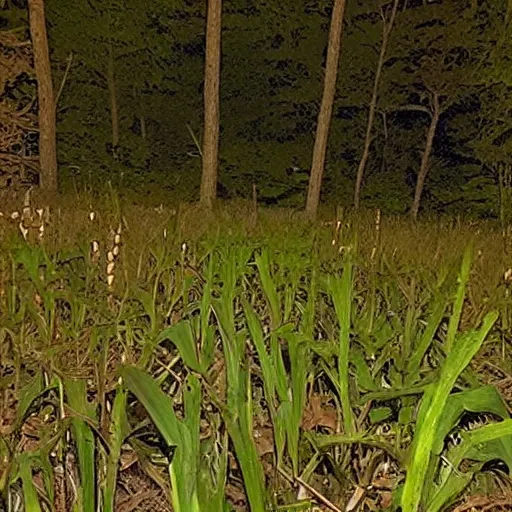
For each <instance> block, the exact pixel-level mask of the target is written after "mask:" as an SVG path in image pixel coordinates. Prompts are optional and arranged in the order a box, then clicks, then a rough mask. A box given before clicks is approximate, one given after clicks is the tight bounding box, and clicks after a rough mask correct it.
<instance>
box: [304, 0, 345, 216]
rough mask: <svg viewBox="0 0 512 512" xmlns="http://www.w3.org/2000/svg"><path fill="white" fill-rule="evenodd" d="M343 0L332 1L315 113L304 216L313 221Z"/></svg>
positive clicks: (323, 157) (341, 27)
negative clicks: (321, 88) (325, 52)
mask: <svg viewBox="0 0 512 512" xmlns="http://www.w3.org/2000/svg"><path fill="white" fill-rule="evenodd" d="M345 5H346V1H345V0H334V7H333V10H332V17H331V28H330V30H329V41H328V46H327V60H326V63H325V79H324V91H323V96H322V104H321V106H320V112H319V114H318V122H317V127H316V137H315V146H314V148H313V161H312V164H311V175H310V178H309V188H308V197H307V201H306V214H307V215H308V216H309V217H310V218H315V217H316V213H317V211H318V203H319V202H320V189H321V187H322V177H323V173H324V165H325V154H326V150H327V138H328V136H329V128H330V124H331V115H332V107H333V104H334V96H335V94H336V79H337V76H338V63H339V59H340V48H341V35H342V31H343V17H344V14H345Z"/></svg>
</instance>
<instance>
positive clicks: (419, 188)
mask: <svg viewBox="0 0 512 512" xmlns="http://www.w3.org/2000/svg"><path fill="white" fill-rule="evenodd" d="M440 115H441V108H440V105H439V95H438V94H437V93H436V92H434V93H433V98H432V117H431V120H430V126H429V128H428V133H427V141H426V143H425V150H424V151H423V155H422V157H421V166H420V171H419V173H418V179H417V181H416V189H415V191H414V201H413V203H412V207H411V217H412V219H413V220H414V221H416V220H417V218H418V212H419V209H420V202H421V195H422V193H423V186H424V185H425V179H426V177H427V173H428V168H429V161H430V155H431V154H432V147H433V144H434V137H435V134H436V130H437V125H438V123H439V116H440Z"/></svg>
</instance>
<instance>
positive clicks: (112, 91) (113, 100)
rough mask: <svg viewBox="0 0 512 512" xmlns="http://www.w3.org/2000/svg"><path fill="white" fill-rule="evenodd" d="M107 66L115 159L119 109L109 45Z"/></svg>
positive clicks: (115, 155)
mask: <svg viewBox="0 0 512 512" xmlns="http://www.w3.org/2000/svg"><path fill="white" fill-rule="evenodd" d="M107 66H108V67H107V85H108V94H109V100H110V122H111V126H112V156H113V157H114V158H117V151H118V148H119V107H118V105H117V93H116V70H115V61H114V49H113V48H112V45H111V44H109V46H108V63H107Z"/></svg>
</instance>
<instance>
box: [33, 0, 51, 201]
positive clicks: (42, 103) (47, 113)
mask: <svg viewBox="0 0 512 512" xmlns="http://www.w3.org/2000/svg"><path fill="white" fill-rule="evenodd" d="M28 12H29V22H30V37H31V39H32V48H33V52H34V69H35V73H36V78H37V96H38V105H39V165H40V168H41V169H40V174H39V185H40V187H41V189H43V190H45V191H47V192H50V193H56V192H57V189H58V175H57V127H56V124H57V119H56V108H55V99H54V95H53V83H52V70H51V66H50V52H49V50H48V36H47V34H46V18H45V13H44V0H28Z"/></svg>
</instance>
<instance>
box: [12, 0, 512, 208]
mask: <svg viewBox="0 0 512 512" xmlns="http://www.w3.org/2000/svg"><path fill="white" fill-rule="evenodd" d="M390 4H391V3H390V2H387V1H382V0H379V1H370V0H358V1H355V0H353V1H349V2H348V12H347V15H346V19H345V30H344V35H343V48H342V57H341V63H340V72H339V78H338V94H337V99H336V105H335V111H334V119H333V124H332V126H331V136H330V140H329V149H328V161H327V170H326V176H325V182H324V188H323V197H324V199H328V200H332V201H334V202H336V203H341V204H348V203H350V202H351V200H352V196H353V189H354V180H355V173H356V169H357V164H358V162H359V159H360V157H361V152H362V147H363V140H364V131H365V123H366V118H367V112H368V105H369V101H370V97H371V92H372V86H373V79H374V75H375V69H376V65H377V59H378V55H379V50H380V45H381V40H382V29H383V20H385V19H387V18H388V17H389V13H390V8H391V5H390ZM507 9H508V7H507V2H506V1H505V0H499V1H495V0H481V1H469V0H468V1H465V2H462V1H456V0H438V1H433V2H424V1H420V0H408V1H406V2H401V3H400V7H399V11H398V14H397V17H396V22H395V25H394V28H393V30H392V33H391V41H390V47H389V49H388V51H387V56H386V61H385V63H384V71H383V75H382V78H381V84H380V91H379V99H378V105H377V110H378V115H377V122H376V127H375V137H374V140H373V143H372V146H371V154H370V160H369V165H368V169H367V172H366V177H365V182H364V185H363V191H362V193H363V196H362V200H363V204H366V205H368V206H378V207H380V208H382V209H384V210H388V211H393V212H402V211H406V210H407V209H408V207H409V206H410V203H411V196H412V192H413V189H414V184H415V180H416V175H417V172H418V168H419V165H420V159H421V154H422V151H423V149H424V144H425V132H426V130H427V127H428V122H429V119H428V110H429V108H430V104H429V101H430V99H431V96H432V94H433V93H434V92H435V93H438V94H439V95H440V98H441V108H442V114H441V120H440V124H439V128H438V130H437V134H436V138H435V141H434V150H433V155H432V158H431V161H430V172H429V175H428V178H427V181H426V189H425V194H424V198H423V207H424V208H427V209H430V210H434V211H450V212H457V213H460V212H464V213H471V214H476V215H482V216H483V215H492V216H497V215H498V214H500V215H501V216H502V217H504V216H505V217H506V216H509V215H510V213H509V212H508V213H507V211H509V210H510V207H509V206H507V201H508V200H507V198H509V197H510V170H509V165H510V156H509V155H510V151H509V150H508V146H509V144H510V143H509V130H510V121H509V119H510V116H509V115H508V114H507V113H508V110H509V108H510V85H511V72H510V63H509V59H508V53H509V45H510V43H509V40H510V37H509V35H510V16H509V14H507V12H508V10H507ZM330 10H331V1H328V0H311V1H307V2H297V1H296V0H280V1H271V0H267V1H263V2H262V1H254V0H253V1H243V2H242V1H240V0H226V1H225V2H224V10H223V56H222V59H223V61H222V62H223V65H222V76H221V175H220V184H219V191H220V193H221V195H224V196H231V197H233V196H249V195H250V194H251V191H252V185H253V184H256V186H257V189H258V194H259V198H260V199H262V200H264V201H266V202H269V203H275V202H278V203H280V204H288V205H299V204H302V203H303V200H304V193H305V189H306V184H307V179H308V174H309V171H308V170H309V165H310V161H311V153H312V147H313V139H314V133H315V126H316V116H317V114H318V108H319V102H320V97H321V89H322V81H323V66H324V63H325V53H326V44H327V31H328V26H329V17H330ZM23 12H24V6H23V5H22V3H18V2H16V3H15V2H6V3H5V7H4V10H3V14H2V16H3V18H2V19H3V22H4V23H3V24H4V26H6V27H9V28H12V27H13V26H14V25H19V24H20V23H22V21H20V18H22V17H23V16H22V13H23ZM47 17H48V24H49V27H50V30H49V36H50V44H51V49H52V61H53V65H54V81H55V83H56V84H57V85H59V84H60V82H61V80H62V79H63V76H64V74H65V69H66V66H67V63H68V62H69V59H71V66H70V68H69V73H68V74H67V75H66V80H65V83H64V87H63V91H62V94H61V96H60V97H59V105H58V116H59V125H58V130H59V159H60V164H61V175H62V179H63V182H64V184H69V185H70V184H72V183H74V182H78V183H80V184H87V185H91V186H96V185H98V184H99V183H103V182H105V181H106V180H107V179H108V180H111V181H112V182H113V183H115V184H116V185H118V186H127V187H130V188H134V187H140V186H145V187H148V186H149V187H150V186H151V184H155V185H156V186H157V187H160V188H162V187H164V188H167V189H169V190H172V191H174V192H176V193H177V194H178V195H179V197H181V198H190V199H192V198H195V197H196V195H197V190H198V185H199V173H200V167H201V166H200V152H199V151H198V147H200V138H201V133H202V112H203V105H202V101H203V96H202V80H203V65H204V62H203V61H204V59H203V57H204V46H205V41H204V38H205V2H199V1H191V0H188V1H187V0H156V1H152V2H139V1H137V0H108V1H106V2H105V1H98V0H48V2H47ZM113 95H114V98H115V107H113V106H112V97H113ZM113 108H115V109H116V110H117V118H118V121H117V124H118V126H117V128H116V130H117V131H118V136H113V126H112V122H111V113H112V109H113ZM113 146H116V147H113ZM508 202H509V201H508Z"/></svg>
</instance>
